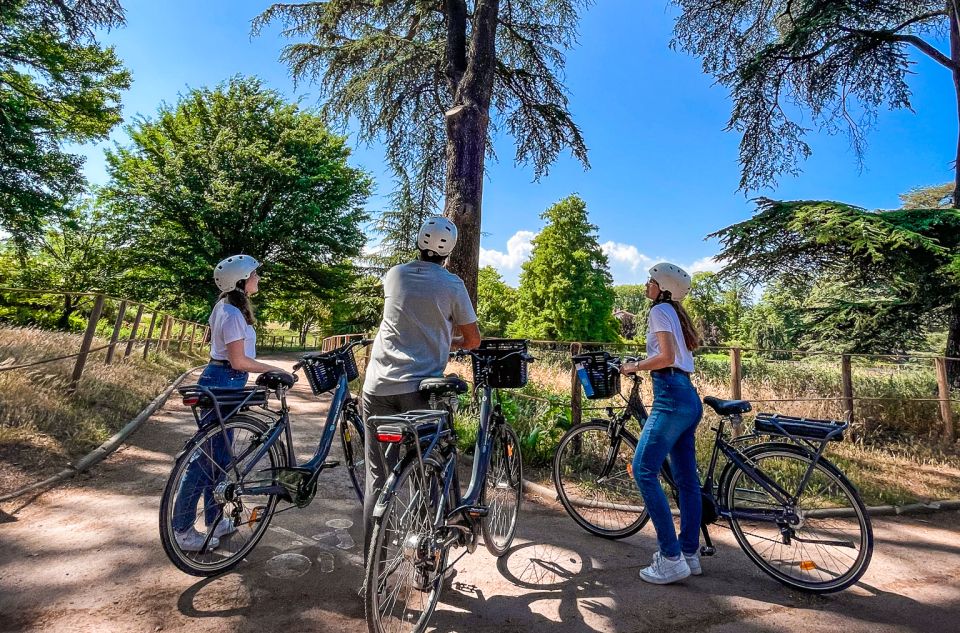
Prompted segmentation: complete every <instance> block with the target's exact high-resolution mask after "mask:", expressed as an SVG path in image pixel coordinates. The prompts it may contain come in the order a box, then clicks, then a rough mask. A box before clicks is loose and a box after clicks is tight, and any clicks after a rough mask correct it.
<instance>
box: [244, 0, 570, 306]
mask: <svg viewBox="0 0 960 633" xmlns="http://www.w3.org/2000/svg"><path fill="white" fill-rule="evenodd" d="M587 4H589V0H439V1H438V0H409V1H407V2H396V1H393V0H390V1H386V2H354V1H352V0H329V1H326V2H305V3H296V4H289V3H288V4H274V5H272V6H271V7H270V8H269V9H267V10H266V11H264V12H263V13H262V14H261V15H260V16H259V17H257V19H256V20H254V23H253V31H254V33H258V32H260V31H261V30H262V29H263V28H264V27H265V26H266V25H268V24H270V23H272V22H274V21H279V22H280V23H281V24H282V25H283V26H284V34H285V35H286V36H287V37H296V38H307V39H308V40H309V41H306V42H299V43H296V44H291V45H289V46H287V47H286V49H285V51H284V53H283V59H284V60H285V61H286V62H287V63H288V64H289V66H290V68H291V71H292V72H293V75H294V77H295V78H296V79H298V80H304V79H306V80H318V83H319V86H320V90H321V95H322V98H323V100H324V109H323V111H324V113H325V114H326V115H327V116H328V118H329V119H330V120H332V121H335V122H339V123H340V124H344V125H345V124H346V123H347V122H348V121H355V122H356V123H357V124H358V130H359V135H360V138H361V140H364V141H371V140H373V139H376V138H382V139H383V140H384V142H385V144H386V150H387V160H388V162H389V164H390V165H391V167H392V168H393V170H394V171H395V172H396V173H397V174H398V181H399V182H400V183H401V186H408V187H409V190H410V191H411V193H412V195H411V199H412V200H414V201H416V205H418V206H415V207H411V208H419V211H417V212H418V213H421V214H422V213H424V209H430V210H432V209H433V205H434V203H435V201H436V200H437V199H438V198H439V193H440V189H441V187H442V190H443V195H444V205H443V209H444V215H446V216H447V217H448V218H450V219H451V220H453V221H454V222H455V223H456V225H457V227H458V228H459V229H460V242H461V246H460V247H459V248H457V249H456V250H455V251H454V253H453V255H452V256H451V258H450V262H449V267H450V269H451V270H452V271H453V272H455V273H456V274H458V275H460V276H461V277H462V278H463V280H464V282H465V283H466V286H467V289H468V290H469V292H470V295H471V297H472V298H473V299H474V302H476V289H477V267H478V264H479V255H480V220H481V207H482V205H481V202H482V193H483V174H484V162H485V159H486V157H487V156H488V155H492V145H491V132H492V131H494V130H498V129H503V128H505V129H506V131H507V132H509V133H510V134H511V135H512V136H513V137H514V139H515V140H516V155H515V159H516V162H517V163H520V164H532V165H533V167H534V173H535V176H536V177H537V178H539V177H540V176H542V175H543V174H545V173H546V172H547V169H548V167H549V165H550V164H551V163H552V162H553V161H554V160H555V159H556V157H557V155H558V154H559V153H560V152H561V151H562V150H563V149H565V148H567V149H570V151H571V152H572V153H573V155H574V156H576V157H577V158H578V159H579V160H580V161H581V162H582V163H583V164H584V165H586V164H587V148H586V145H585V143H584V141H583V137H582V135H581V133H580V129H579V128H578V127H577V126H576V124H575V123H574V122H573V119H572V117H571V115H570V112H569V111H568V107H567V96H566V91H565V89H564V86H563V83H562V79H561V76H562V71H563V66H564V57H563V52H564V51H565V50H566V49H568V48H569V47H570V46H571V45H572V44H573V43H574V41H575V37H576V24H577V18H578V12H579V11H580V10H581V9H582V8H583V7H584V6H586V5H587ZM391 226H395V225H391ZM404 226H405V225H404V223H400V224H399V228H400V230H404V229H403V227H404Z"/></svg>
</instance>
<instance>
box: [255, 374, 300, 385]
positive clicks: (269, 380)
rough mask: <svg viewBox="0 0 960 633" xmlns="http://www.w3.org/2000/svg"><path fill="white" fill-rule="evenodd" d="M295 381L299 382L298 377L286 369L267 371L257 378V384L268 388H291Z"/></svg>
mask: <svg viewBox="0 0 960 633" xmlns="http://www.w3.org/2000/svg"><path fill="white" fill-rule="evenodd" d="M295 382H297V377H296V376H294V375H293V374H290V373H287V372H285V371H265V372H263V373H262V374H260V377H259V378H257V384H258V385H260V386H261V387H266V388H267V389H277V388H279V387H286V388H287V389H289V388H290V387H292V386H293V383H295Z"/></svg>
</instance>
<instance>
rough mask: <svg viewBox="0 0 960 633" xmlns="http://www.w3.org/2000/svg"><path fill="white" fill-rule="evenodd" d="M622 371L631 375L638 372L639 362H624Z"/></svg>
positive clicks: (621, 367)
mask: <svg viewBox="0 0 960 633" xmlns="http://www.w3.org/2000/svg"><path fill="white" fill-rule="evenodd" d="M620 373H621V374H623V375H624V376H630V375H632V374H635V373H637V364H636V363H624V364H622V365H620Z"/></svg>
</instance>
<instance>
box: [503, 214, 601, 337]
mask: <svg viewBox="0 0 960 633" xmlns="http://www.w3.org/2000/svg"><path fill="white" fill-rule="evenodd" d="M540 217H541V218H543V219H544V220H546V221H547V225H546V226H545V227H544V228H543V230H542V231H540V233H539V234H538V235H537V236H536V237H535V238H534V239H533V251H532V252H531V254H530V259H529V260H527V261H526V262H524V264H523V269H522V272H521V273H520V288H519V289H518V291H517V320H516V321H514V323H513V325H512V326H511V327H510V328H509V330H510V333H511V335H514V336H521V337H526V338H534V339H548V340H557V341H615V340H617V332H618V330H619V324H618V323H617V321H616V319H614V318H613V302H614V293H613V288H612V278H611V276H610V272H609V270H608V268H607V256H606V255H604V254H603V251H602V250H601V248H600V244H599V243H598V241H597V232H596V231H597V227H596V226H594V225H593V224H590V221H589V220H588V218H587V205H586V203H585V202H584V201H583V200H582V199H581V198H579V197H578V196H570V197H568V198H566V199H564V200H561V201H560V202H558V203H557V204H555V205H553V206H552V207H550V208H549V209H547V210H546V211H544V213H543V214H542V215H541V216H540Z"/></svg>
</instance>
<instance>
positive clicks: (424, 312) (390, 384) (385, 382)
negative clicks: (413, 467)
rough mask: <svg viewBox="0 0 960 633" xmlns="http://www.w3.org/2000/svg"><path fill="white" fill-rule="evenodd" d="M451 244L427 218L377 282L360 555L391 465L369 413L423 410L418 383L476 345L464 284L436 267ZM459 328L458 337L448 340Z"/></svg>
mask: <svg viewBox="0 0 960 633" xmlns="http://www.w3.org/2000/svg"><path fill="white" fill-rule="evenodd" d="M456 243H457V227H456V226H454V224H453V222H450V221H449V220H447V219H446V218H443V217H436V218H430V219H428V220H427V221H426V222H425V223H424V225H423V226H422V227H421V228H420V233H419V235H418V236H417V248H419V249H420V258H419V259H417V260H414V261H412V262H408V263H406V264H401V265H399V266H394V267H393V268H391V269H390V270H389V271H388V272H387V275H386V277H384V280H383V295H384V306H383V321H381V323H380V330H379V331H378V332H377V336H376V339H375V340H374V342H373V350H372V351H371V356H370V364H369V365H368V366H367V372H366V377H365V378H364V381H363V419H364V431H365V433H364V437H365V448H364V452H365V457H366V471H367V472H366V490H365V491H364V498H363V522H364V555H366V551H367V549H368V547H367V546H368V545H369V540H370V533H371V531H372V529H373V509H374V507H375V506H376V503H377V499H378V497H379V496H380V491H381V489H382V488H383V484H384V483H386V480H387V477H388V476H389V475H390V470H391V469H392V468H393V465H394V464H393V463H391V462H392V461H393V459H392V457H393V455H392V453H391V452H390V451H388V452H387V455H386V462H384V461H383V459H381V452H380V447H379V446H377V439H376V438H377V434H376V428H375V427H374V426H373V425H372V424H371V423H370V422H369V420H370V418H371V417H372V416H377V415H392V414H396V413H403V412H405V411H411V410H413V409H425V408H427V406H428V404H429V398H426V397H424V396H423V395H421V394H420V392H419V391H418V387H419V385H420V381H421V380H423V379H424V378H434V377H439V376H443V370H444V368H446V366H447V358H448V355H449V353H450V351H451V350H456V349H473V348H475V347H477V346H478V345H479V344H480V330H479V328H478V327H477V313H476V312H475V311H474V309H473V304H472V303H471V302H470V295H469V294H467V289H466V287H465V286H464V285H463V280H462V279H460V278H459V277H457V276H456V275H454V274H453V273H451V272H449V271H448V270H446V269H445V268H444V267H443V265H442V264H443V262H444V261H445V260H446V258H447V256H448V255H449V254H450V251H452V250H453V247H454V245H455V244H456ZM455 328H459V330H460V336H454V329H455Z"/></svg>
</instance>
